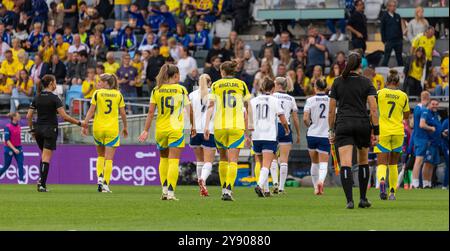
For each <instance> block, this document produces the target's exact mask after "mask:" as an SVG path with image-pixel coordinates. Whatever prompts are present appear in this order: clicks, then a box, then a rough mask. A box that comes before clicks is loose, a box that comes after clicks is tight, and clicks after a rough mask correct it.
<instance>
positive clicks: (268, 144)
mask: <svg viewBox="0 0 450 251" xmlns="http://www.w3.org/2000/svg"><path fill="white" fill-rule="evenodd" d="M277 148H278V143H277V142H276V141H268V140H253V151H254V152H255V153H257V154H261V153H263V152H265V151H271V152H273V153H277Z"/></svg>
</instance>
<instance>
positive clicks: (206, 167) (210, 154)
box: [189, 74, 216, 196]
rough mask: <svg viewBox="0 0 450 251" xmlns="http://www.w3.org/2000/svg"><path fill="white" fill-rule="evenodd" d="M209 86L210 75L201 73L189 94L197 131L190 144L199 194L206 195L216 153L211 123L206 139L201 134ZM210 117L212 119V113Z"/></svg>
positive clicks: (207, 104)
mask: <svg viewBox="0 0 450 251" xmlns="http://www.w3.org/2000/svg"><path fill="white" fill-rule="evenodd" d="M210 87H211V77H210V76H209V75H208V74H202V75H201V76H200V79H199V88H198V89H197V90H195V91H193V92H191V93H190V94H189V99H190V100H191V102H192V108H193V117H194V118H193V119H194V120H195V129H196V132H197V134H196V135H195V136H194V137H191V140H190V146H191V148H192V149H193V150H194V153H195V157H196V160H197V179H198V185H199V187H200V196H208V189H207V188H206V180H207V179H208V177H209V175H211V170H212V162H213V161H214V157H215V154H216V143H215V141H214V124H213V123H210V125H209V131H210V136H209V138H208V140H206V139H205V138H204V135H203V133H204V130H205V123H206V111H207V110H208V106H209V98H208V95H209V93H210V89H209V88H210ZM212 117H213V119H214V114H213V115H212Z"/></svg>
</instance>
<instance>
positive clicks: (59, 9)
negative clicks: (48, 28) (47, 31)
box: [48, 2, 64, 30]
mask: <svg viewBox="0 0 450 251" xmlns="http://www.w3.org/2000/svg"><path fill="white" fill-rule="evenodd" d="M48 22H49V23H51V24H53V25H54V26H55V28H56V30H60V29H63V26H64V5H58V4H57V3H56V2H51V3H50V11H49V13H48Z"/></svg>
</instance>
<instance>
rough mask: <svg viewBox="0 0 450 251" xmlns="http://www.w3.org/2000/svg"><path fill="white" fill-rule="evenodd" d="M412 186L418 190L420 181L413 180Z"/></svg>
mask: <svg viewBox="0 0 450 251" xmlns="http://www.w3.org/2000/svg"><path fill="white" fill-rule="evenodd" d="M411 185H412V187H413V188H418V187H419V179H413V180H412V184H411Z"/></svg>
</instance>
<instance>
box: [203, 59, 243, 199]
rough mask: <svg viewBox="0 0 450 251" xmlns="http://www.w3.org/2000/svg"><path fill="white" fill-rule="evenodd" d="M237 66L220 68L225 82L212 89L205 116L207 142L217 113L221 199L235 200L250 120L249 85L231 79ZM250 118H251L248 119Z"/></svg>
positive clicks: (222, 81)
mask: <svg viewBox="0 0 450 251" xmlns="http://www.w3.org/2000/svg"><path fill="white" fill-rule="evenodd" d="M236 67H237V63H236V62H234V61H233V62H231V61H227V62H224V63H223V64H222V65H221V66H220V73H221V75H222V79H220V80H218V81H216V82H214V83H213V85H212V86H211V94H212V95H210V102H209V107H208V112H207V115H206V124H205V132H204V134H205V135H204V136H205V139H206V140H208V139H209V135H210V131H209V123H210V120H211V115H212V113H213V111H214V109H215V114H214V138H215V140H216V146H217V149H219V153H220V162H219V178H220V181H221V185H222V200H224V201H233V197H232V194H231V191H232V189H233V187H234V183H235V181H236V177H237V166H238V165H237V162H238V158H239V152H240V149H241V148H243V147H244V144H245V143H249V141H250V139H249V137H248V132H246V129H248V127H247V125H248V121H247V120H246V119H245V118H244V117H245V116H244V107H245V108H246V109H247V112H249V110H248V108H249V107H248V106H249V105H248V103H249V100H250V93H249V91H248V89H247V85H246V84H245V83H244V82H243V81H241V80H239V79H236V78H234V77H232V76H234V75H235V71H236ZM249 117H250V116H249Z"/></svg>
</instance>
